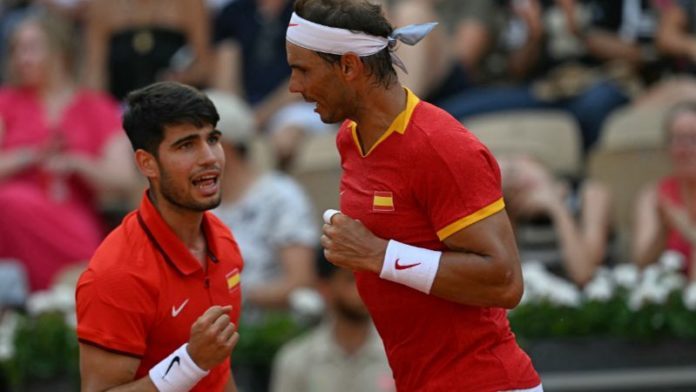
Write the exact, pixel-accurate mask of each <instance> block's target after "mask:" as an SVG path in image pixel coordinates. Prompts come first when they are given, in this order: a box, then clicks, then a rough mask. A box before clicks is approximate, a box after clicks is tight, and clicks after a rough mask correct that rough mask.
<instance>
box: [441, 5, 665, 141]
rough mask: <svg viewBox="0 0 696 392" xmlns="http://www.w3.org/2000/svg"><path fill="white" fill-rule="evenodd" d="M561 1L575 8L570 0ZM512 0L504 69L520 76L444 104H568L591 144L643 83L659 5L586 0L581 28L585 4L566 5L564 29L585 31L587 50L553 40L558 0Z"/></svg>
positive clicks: (490, 108)
mask: <svg viewBox="0 0 696 392" xmlns="http://www.w3.org/2000/svg"><path fill="white" fill-rule="evenodd" d="M557 2H558V3H560V4H561V5H563V7H564V8H568V4H566V3H569V2H568V0H564V1H561V0H558V1H557ZM508 3H509V7H510V8H509V9H508V12H507V13H508V15H509V23H508V29H507V31H509V32H506V33H504V34H501V36H503V37H505V40H506V41H507V42H505V43H501V45H504V46H505V47H506V48H507V49H506V50H508V51H509V53H510V55H509V56H508V57H507V63H506V65H505V67H504V68H505V69H507V70H508V71H509V73H510V74H512V75H514V76H515V78H516V80H517V81H518V83H516V84H513V85H507V86H505V85H503V86H494V87H481V88H476V89H471V90H468V91H465V92H463V93H461V94H459V95H456V96H454V97H451V98H449V99H447V100H445V101H442V102H440V106H441V107H442V108H443V109H445V110H447V111H448V112H450V113H451V114H452V115H453V116H454V117H456V118H460V119H465V118H466V117H469V116H473V115H476V114H483V113H491V112H496V111H503V110H515V109H561V110H565V111H568V112H569V113H571V114H572V115H573V116H574V117H575V119H576V120H577V122H578V125H579V126H580V129H581V131H582V140H583V147H584V149H585V151H588V150H589V149H590V148H591V147H592V146H593V145H594V143H595V142H596V141H597V140H598V138H599V134H600V131H601V128H602V125H603V123H604V120H605V119H606V118H607V117H608V116H609V114H610V113H611V112H612V111H613V110H614V109H616V108H618V107H620V106H622V105H624V104H626V103H627V102H628V101H629V99H630V98H631V97H632V96H633V95H634V94H635V93H636V91H637V89H638V88H637V85H639V84H640V83H639V81H638V80H637V79H638V77H637V76H636V72H637V70H639V69H641V67H642V66H643V65H645V63H646V62H647V61H648V60H649V58H647V57H645V58H644V57H642V55H641V53H643V48H644V47H645V46H646V45H648V46H649V44H650V42H651V40H652V36H653V34H654V27H655V23H654V22H655V14H654V10H653V9H652V8H651V7H650V6H649V4H647V3H642V2H634V1H629V0H625V1H611V2H607V1H602V0H590V1H586V2H583V5H582V6H583V7H585V9H587V10H588V11H589V14H590V16H591V18H589V22H587V24H586V25H582V26H581V27H576V25H577V23H576V21H575V20H574V19H572V18H573V15H575V13H576V12H577V11H574V10H575V8H574V7H579V6H578V5H575V4H574V2H570V3H569V4H570V5H572V6H573V7H572V8H571V9H570V10H568V9H565V10H564V11H563V14H564V15H566V17H565V18H563V19H562V24H563V27H564V29H565V30H568V31H572V30H573V29H574V30H576V31H578V33H577V34H578V37H577V38H578V40H579V41H580V43H581V48H582V49H584V51H585V52H586V55H582V53H583V51H577V52H575V51H569V52H568V53H564V52H563V51H560V50H557V49H556V50H551V49H553V48H558V46H560V45H555V44H551V39H553V38H554V36H552V35H551V34H549V27H550V26H547V24H546V23H545V21H546V20H549V19H550V17H551V16H552V15H553V13H554V12H558V11H557V10H558V7H560V6H559V5H556V4H555V2H548V1H541V0H527V1H509V2H508ZM624 5H625V6H624ZM651 22H652V24H651ZM651 27H652V29H651ZM515 37H517V38H515Z"/></svg>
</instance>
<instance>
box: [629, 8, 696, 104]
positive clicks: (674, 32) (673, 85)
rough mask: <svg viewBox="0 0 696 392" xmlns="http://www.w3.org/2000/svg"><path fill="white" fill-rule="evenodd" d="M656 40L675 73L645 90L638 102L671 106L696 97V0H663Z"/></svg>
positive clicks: (661, 52)
mask: <svg viewBox="0 0 696 392" xmlns="http://www.w3.org/2000/svg"><path fill="white" fill-rule="evenodd" d="M660 4H661V7H660V8H661V13H660V18H659V24H658V29H657V37H656V44H657V48H658V49H659V51H660V54H662V55H664V56H665V57H666V59H667V60H668V62H669V64H670V65H671V69H672V71H673V72H674V74H675V75H671V76H670V77H666V78H665V79H664V80H662V81H661V82H660V83H658V84H657V85H656V86H654V87H652V88H651V89H650V90H648V91H647V92H646V93H645V94H643V95H642V96H641V97H640V98H639V99H638V100H637V102H636V105H646V106H661V107H671V106H674V105H676V104H677V103H679V102H683V101H690V100H696V79H694V72H696V36H694V33H696V1H694V0H662V1H661V2H660Z"/></svg>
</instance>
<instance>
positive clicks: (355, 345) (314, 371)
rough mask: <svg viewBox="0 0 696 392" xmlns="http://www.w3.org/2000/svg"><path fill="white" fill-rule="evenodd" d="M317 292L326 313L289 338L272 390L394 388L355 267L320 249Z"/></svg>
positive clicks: (373, 391) (378, 391)
mask: <svg viewBox="0 0 696 392" xmlns="http://www.w3.org/2000/svg"><path fill="white" fill-rule="evenodd" d="M316 271H317V275H318V280H317V284H316V287H317V290H318V291H319V292H320V293H321V295H322V297H323V298H324V303H325V305H326V316H325V318H324V320H323V322H322V323H321V325H319V326H318V327H317V328H315V329H314V330H312V331H310V332H309V333H307V334H306V335H304V336H301V337H299V338H296V339H295V340H292V341H290V342H288V343H287V344H286V345H285V346H284V347H283V348H281V350H280V351H279V353H278V355H277V356H276V358H275V360H274V366H273V373H272V375H271V377H272V381H271V392H329V391H341V392H387V391H395V390H396V389H395V386H394V380H393V377H392V374H391V369H390V368H389V364H388V363H387V357H386V355H385V353H384V346H383V345H382V341H381V340H380V338H379V336H378V335H377V331H376V330H375V329H374V326H373V325H372V321H371V319H370V314H369V313H368V311H367V308H365V305H364V304H363V302H362V300H361V299H360V295H359V294H358V290H357V287H356V286H355V277H354V276H353V273H352V271H350V270H347V269H343V268H338V267H336V266H335V265H333V264H331V263H329V262H328V261H327V260H326V259H325V257H324V252H323V251H319V252H317V256H316Z"/></svg>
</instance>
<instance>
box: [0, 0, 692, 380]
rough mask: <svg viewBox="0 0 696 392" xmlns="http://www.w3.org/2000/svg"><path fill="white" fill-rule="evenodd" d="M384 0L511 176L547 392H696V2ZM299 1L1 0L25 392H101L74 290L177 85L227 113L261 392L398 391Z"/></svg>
mask: <svg viewBox="0 0 696 392" xmlns="http://www.w3.org/2000/svg"><path fill="white" fill-rule="evenodd" d="M370 1H372V2H374V3H379V4H381V5H382V6H383V7H384V9H385V13H386V15H387V17H388V18H389V19H390V21H391V22H392V24H394V25H395V26H403V25H406V24H410V23H420V22H429V21H438V22H440V24H439V26H438V27H437V28H436V29H435V31H434V32H433V33H432V34H430V35H429V36H428V37H427V38H426V39H425V40H424V41H422V42H421V43H420V44H419V45H417V46H414V47H405V46H404V47H399V48H398V49H397V53H398V55H399V56H400V57H401V59H402V60H403V61H404V62H405V64H406V65H407V67H408V70H409V72H408V74H403V73H400V78H401V81H402V83H403V84H404V85H405V86H407V87H409V88H410V89H412V90H413V91H414V92H415V93H416V94H417V95H418V96H419V97H421V98H422V99H424V100H426V101H428V102H431V103H434V104H436V105H438V106H440V107H442V108H443V109H445V110H446V111H448V112H449V113H450V114H451V115H452V116H454V117H455V118H457V119H459V120H461V121H462V123H463V124H464V125H465V126H466V127H467V128H468V129H469V130H470V131H471V132H473V133H475V134H476V135H477V136H478V137H479V138H480V139H481V140H482V141H483V142H484V143H485V144H486V145H487V146H488V147H489V148H490V149H491V150H492V151H493V153H494V155H495V156H496V158H497V159H498V162H499V165H500V168H501V172H502V175H503V192H504V196H505V200H506V204H507V209H508V214H509V215H510V218H511V221H512V223H513V226H514V229H515V233H516V235H517V239H518V245H519V248H520V253H521V257H522V261H523V272H524V278H525V295H524V298H523V300H522V303H521V304H520V306H518V307H517V308H516V309H514V310H512V311H511V312H510V314H509V317H510V321H511V325H512V328H513V330H514V332H515V333H516V335H517V337H518V341H519V342H520V344H521V345H522V346H523V347H524V348H525V349H526V350H527V352H528V353H529V354H530V356H531V357H532V359H533V361H534V363H535V366H536V367H537V369H538V370H539V372H540V373H541V375H542V378H543V381H544V387H545V390H547V391H550V392H553V391H694V390H696V252H694V250H693V249H694V247H695V246H696V78H695V76H696V1H694V0H466V1H463V0H383V1H378V0H370ZM292 4H293V1H292V0H208V1H205V0H34V1H31V0H25V1H22V0H0V70H1V71H0V391H77V390H79V376H78V368H77V360H78V357H77V341H76V338H75V332H74V328H75V315H74V285H75V282H76V280H77V277H78V276H79V274H80V273H81V271H82V270H83V269H84V267H85V265H86V263H87V261H88V259H89V257H90V256H91V254H92V252H93V251H94V249H95V248H96V246H97V245H98V244H99V242H100V241H101V240H102V239H103V238H104V236H105V235H106V234H107V233H108V232H109V231H110V230H111V229H113V228H114V227H115V226H116V225H118V223H119V222H120V220H121V219H122V218H123V216H124V215H125V214H126V213H127V212H128V211H130V210H132V209H134V208H136V207H137V202H138V200H139V199H140V196H141V195H142V192H143V191H144V189H145V186H146V183H145V181H144V179H142V178H140V177H139V176H138V175H137V173H136V170H135V167H134V164H133V163H132V158H131V154H132V152H131V150H130V145H129V143H128V141H127V139H126V138H125V134H124V133H123V131H122V130H121V125H120V114H121V111H122V109H123V106H122V100H123V98H124V96H125V95H126V94H127V93H128V92H129V91H131V90H133V89H135V88H139V87H143V86H145V85H147V84H149V83H152V82H155V81H159V80H176V81H180V82H184V83H188V84H191V85H194V86H197V87H199V88H201V89H205V90H206V92H208V93H209V95H210V97H211V99H213V101H214V102H215V104H216V106H217V107H218V109H219V111H220V114H221V118H222V120H221V122H220V124H219V128H220V129H221V131H222V132H223V135H224V137H223V144H224V149H225V154H226V160H227V163H226V166H227V167H226V176H225V179H224V183H223V189H224V197H223V203H222V205H221V206H220V207H219V208H218V209H216V210H215V211H214V212H215V213H216V214H218V216H220V217H221V219H222V220H223V221H224V222H225V223H226V224H227V225H229V226H230V228H231V229H232V231H233V232H234V234H235V236H236V238H237V240H238V242H239V244H240V248H241V251H242V254H243V255H244V258H245V263H246V265H245V269H244V273H243V275H242V282H243V290H244V291H243V297H244V313H243V317H242V320H241V325H240V327H239V328H240V334H241V336H242V338H241V341H240V343H239V345H238V346H237V348H236V349H235V352H234V354H233V361H232V362H233V372H234V374H235V377H236V379H237V382H238V385H239V388H240V390H241V391H244V392H256V391H259V392H265V391H276V392H277V391H303V392H304V391H393V390H394V386H393V382H392V380H391V373H390V371H389V368H388V365H387V364H386V359H385V358H384V353H383V350H382V348H381V342H380V341H379V339H378V338H377V336H376V334H375V332H374V330H373V328H372V326H371V323H370V320H369V317H368V316H367V314H366V313H365V311H364V307H363V306H362V304H361V303H360V300H359V297H358V296H357V294H356V292H355V288H354V282H353V280H352V275H351V274H346V273H345V271H331V270H327V266H330V265H328V264H327V263H326V261H325V260H323V259H322V253H321V251H320V250H318V237H319V229H320V224H321V219H320V213H321V212H322V211H324V210H325V209H326V208H336V207H337V206H338V183H339V179H340V171H341V168H340V161H339V158H338V155H337V152H336V149H335V142H334V137H335V133H336V131H337V126H335V125H326V124H323V123H321V121H320V120H319V118H318V116H316V115H315V113H314V111H313V110H314V107H313V105H312V104H307V103H305V102H304V101H303V100H302V99H301V97H299V96H295V95H293V94H290V93H289V92H288V89H287V87H288V77H289V75H290V69H289V67H288V66H287V63H286V60H285V29H286V26H287V23H288V21H289V18H290V14H291V12H292ZM399 72H401V71H399ZM124 262H127V261H124Z"/></svg>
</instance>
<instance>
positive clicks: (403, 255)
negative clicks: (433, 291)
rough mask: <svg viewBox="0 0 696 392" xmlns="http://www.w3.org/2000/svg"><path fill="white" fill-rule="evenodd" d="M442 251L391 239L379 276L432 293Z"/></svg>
mask: <svg viewBox="0 0 696 392" xmlns="http://www.w3.org/2000/svg"><path fill="white" fill-rule="evenodd" d="M440 256H442V252H438V251H434V250H430V249H424V248H419V247H416V246H411V245H407V244H403V243H401V242H399V241H395V240H390V241H389V244H388V245H387V251H386V254H385V255H384V264H383V265H382V272H380V274H379V277H380V278H382V279H386V280H391V281H392V282H397V283H401V284H403V285H406V286H408V287H411V288H414V289H416V290H418V291H422V292H424V293H426V294H430V288H431V287H432V286H433V281H435V275H437V269H438V267H439V266H440Z"/></svg>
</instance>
